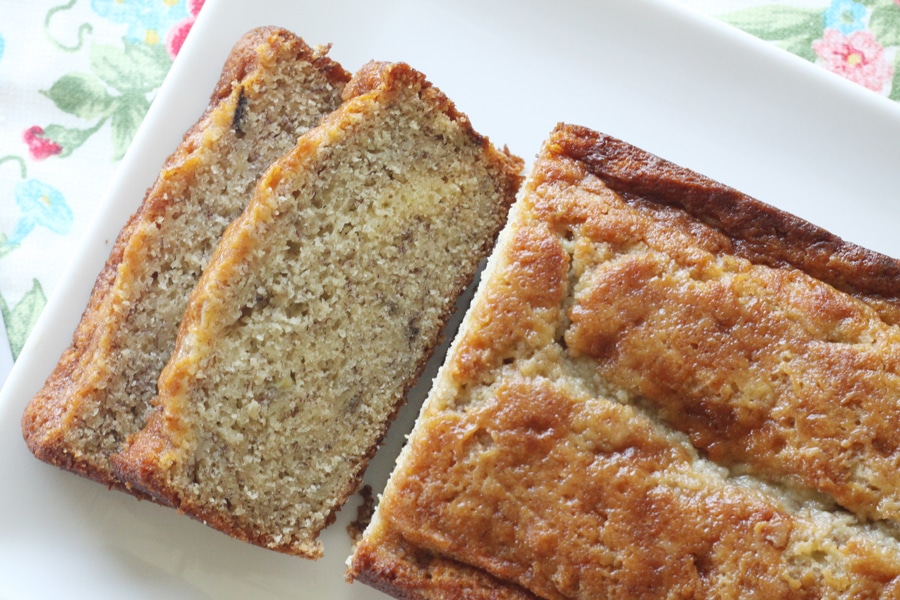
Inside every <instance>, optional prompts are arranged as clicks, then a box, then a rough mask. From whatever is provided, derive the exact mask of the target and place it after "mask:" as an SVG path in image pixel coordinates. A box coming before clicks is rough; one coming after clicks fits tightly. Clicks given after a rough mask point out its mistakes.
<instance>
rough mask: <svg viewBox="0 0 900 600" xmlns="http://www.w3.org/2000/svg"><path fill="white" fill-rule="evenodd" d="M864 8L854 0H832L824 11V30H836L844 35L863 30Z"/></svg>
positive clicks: (864, 25)
mask: <svg viewBox="0 0 900 600" xmlns="http://www.w3.org/2000/svg"><path fill="white" fill-rule="evenodd" d="M865 18H866V7H865V5H863V4H860V3H859V2H855V1H854V0H833V1H832V2H831V6H829V7H828V9H827V10H826V11H825V27H826V29H837V30H838V31H840V32H841V33H843V34H844V35H850V34H851V33H853V32H854V31H860V30H861V29H865V27H866V23H865Z"/></svg>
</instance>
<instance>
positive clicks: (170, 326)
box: [22, 28, 350, 487]
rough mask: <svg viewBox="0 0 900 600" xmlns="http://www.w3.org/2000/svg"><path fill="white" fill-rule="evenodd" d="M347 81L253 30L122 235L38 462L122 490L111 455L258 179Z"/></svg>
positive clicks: (42, 414)
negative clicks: (193, 291)
mask: <svg viewBox="0 0 900 600" xmlns="http://www.w3.org/2000/svg"><path fill="white" fill-rule="evenodd" d="M349 78H350V75H349V73H347V72H345V71H344V70H343V69H342V68H341V67H340V66H339V65H338V64H337V63H335V62H333V61H331V60H330V59H328V58H326V57H325V52H324V50H322V49H312V48H310V47H309V46H307V45H306V44H305V43H304V42H303V40H301V39H300V38H298V37H297V36H295V35H293V34H292V33H290V32H288V31H285V30H282V29H276V28H260V29H255V30H253V31H250V32H248V33H247V34H246V35H245V36H243V37H242V39H240V40H239V41H238V42H237V43H236V44H235V46H234V48H233V49H232V51H231V53H230V55H229V57H228V59H227V62H226V63H225V65H224V68H223V70H222V74H221V77H220V79H219V82H218V84H217V85H216V88H215V91H214V92H213V94H212V96H211V98H210V103H209V106H208V107H207V109H206V111H205V113H204V114H203V115H202V117H201V118H200V119H199V121H198V122H197V123H196V124H195V125H194V126H193V128H192V129H191V130H189V131H188V132H187V133H186V135H185V137H184V140H183V142H182V143H181V145H180V146H179V147H178V148H177V149H176V150H175V152H174V153H173V154H172V155H171V156H170V157H169V158H168V159H167V161H166V163H165V164H164V165H163V167H162V171H161V173H160V175H159V177H158V179H157V180H156V182H155V183H154V184H153V186H152V187H151V188H150V189H149V190H148V192H147V194H146V196H145V198H144V201H143V203H142V205H141V206H140V208H139V209H138V211H137V212H136V213H135V214H134V215H133V216H132V217H131V219H130V221H129V222H128V223H127V225H126V226H125V227H124V229H123V230H122V232H121V233H120V234H119V236H118V238H117V240H116V242H115V245H114V246H113V249H112V251H111V254H110V257H109V259H108V262H107V263H106V266H105V268H104V269H103V271H102V272H101V274H100V276H99V277H98V279H97V282H96V283H95V285H94V289H93V291H92V294H91V297H90V301H89V304H88V306H87V309H86V311H85V312H84V314H83V316H82V319H81V322H80V324H79V325H78V327H77V329H76V331H75V334H74V337H73V340H72V344H71V346H70V347H69V348H68V349H67V350H66V351H65V353H64V354H63V356H62V358H61V359H60V361H59V363H58V364H57V366H56V368H55V370H54V371H53V373H52V374H51V375H50V377H49V379H48V380H47V382H46V384H45V385H44V387H43V389H41V390H40V392H39V393H38V394H37V395H36V396H35V397H34V398H33V399H32V400H31V402H30V403H29V405H28V407H27V409H26V411H25V414H24V417H23V420H22V428H23V433H24V436H25V439H26V441H27V443H28V447H29V448H30V449H31V451H32V452H33V453H34V454H35V455H36V456H37V457H38V458H40V459H41V460H44V461H46V462H49V463H52V464H55V465H58V466H60V467H63V468H65V469H68V470H70V471H74V472H76V473H79V474H81V475H84V476H86V477H90V478H92V479H95V480H97V481H99V482H101V483H104V484H107V485H109V486H115V487H122V486H121V483H120V482H119V481H118V480H117V479H116V477H115V474H114V473H113V471H112V468H111V467H110V465H109V460H108V456H109V454H110V453H112V452H115V451H116V450H118V448H119V445H120V444H121V443H122V442H124V441H125V439H126V438H127V436H128V435H130V434H132V433H135V432H137V431H139V430H140V429H141V428H142V427H143V425H144V422H145V418H146V415H147V413H148V411H149V410H150V409H151V408H152V407H151V405H150V400H151V399H152V398H153V397H155V395H156V381H157V379H158V377H159V374H160V371H161V370H162V367H163V366H164V365H165V364H166V361H167V360H168V358H169V355H170V354H171V352H172V349H173V348H174V345H175V335H176V333H177V330H178V324H179V323H180V322H181V317H182V315H183V314H184V309H185V306H186V305H187V300H188V296H189V294H190V291H191V289H192V288H193V287H194V285H195V284H196V282H197V280H198V279H199V277H200V272H201V271H202V270H203V268H204V265H205V264H206V262H207V261H208V260H209V257H210V255H211V254H212V251H213V249H214V248H215V245H216V243H217V242H218V239H219V237H220V235H221V233H222V231H223V230H224V229H225V226H226V225H227V224H228V223H229V222H231V220H232V219H234V218H235V217H236V216H237V215H238V214H240V212H241V210H242V209H243V207H244V206H246V205H247V203H248V202H249V200H250V197H251V196H252V194H253V187H254V185H255V183H256V180H257V179H258V178H259V176H260V175H261V174H262V172H263V171H264V170H265V169H266V168H267V167H268V166H269V165H270V164H271V163H272V162H273V161H274V160H275V159H276V158H278V157H279V156H281V155H283V154H284V153H285V152H287V151H288V150H290V149H291V148H292V147H293V146H294V144H295V143H296V141H297V138H298V137H299V136H300V135H301V134H303V133H305V132H306V131H307V130H309V128H310V127H312V126H314V125H316V124H318V122H319V120H320V119H321V118H322V116H324V115H326V114H328V113H329V112H331V111H332V110H334V109H335V108H336V107H337V106H338V105H339V104H340V102H341V92H342V90H343V87H344V85H345V84H346V82H347V81H349Z"/></svg>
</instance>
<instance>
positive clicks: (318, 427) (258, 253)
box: [119, 65, 521, 557]
mask: <svg viewBox="0 0 900 600" xmlns="http://www.w3.org/2000/svg"><path fill="white" fill-rule="evenodd" d="M372 68H373V69H376V67H374V66H373V67H372ZM368 73H369V75H370V77H369V79H367V81H369V82H370V86H369V87H368V88H366V87H365V86H363V87H362V88H361V87H360V86H359V85H356V87H354V89H355V90H356V93H357V96H356V97H353V98H348V99H347V100H346V102H345V104H344V105H343V106H342V107H341V108H340V109H339V110H338V111H337V112H335V113H334V114H332V115H331V116H329V117H328V118H326V119H325V121H324V122H323V123H322V124H321V125H320V126H319V127H317V128H316V129H315V130H313V131H311V132H310V133H309V134H307V135H306V136H304V137H303V138H302V139H301V140H300V142H299V144H298V145H297V147H296V148H295V149H294V150H293V151H291V152H290V153H288V154H287V155H286V156H285V157H283V158H282V159H281V160H279V161H278V162H277V163H276V164H275V165H273V167H272V168H271V169H270V170H269V171H268V173H267V174H266V175H265V176H264V177H263V179H262V181H261V183H260V185H259V187H258V188H257V193H256V196H255V197H254V199H253V201H252V202H251V204H250V206H249V207H248V209H247V211H246V212H245V213H244V214H243V215H242V216H241V217H240V218H239V219H238V220H237V221H236V222H235V223H234V224H233V225H232V226H231V227H230V228H229V229H228V231H227V232H226V234H225V236H224V238H223V242H222V244H221V245H220V247H219V248H218V250H217V251H216V254H215V256H214V257H213V259H212V260H211V262H210V266H209V268H208V269H207V271H206V273H205V274H204V275H203V278H202V279H201V281H200V284H199V285H198V287H197V289H196V290H195V292H194V294H193V296H192V298H191V302H190V306H189V308H188V310H187V313H186V316H185V322H184V325H183V326H182V331H181V333H180V335H179V339H178V342H177V347H176V350H175V352H174V354H173V357H172V360H171V362H170V363H169V365H168V366H167V367H166V369H165V371H164V372H163V376H162V377H161V379H160V384H161V388H160V400H159V402H160V406H161V410H160V412H159V413H158V414H155V415H154V416H153V418H151V421H154V420H155V421H154V427H156V426H158V427H157V428H156V429H154V428H148V430H145V432H143V433H142V434H140V435H139V436H138V438H137V441H136V442H135V444H133V445H132V447H131V448H129V449H128V450H127V451H126V452H124V453H123V454H122V455H121V456H120V457H119V459H120V461H121V465H122V468H123V469H122V470H123V471H126V472H129V473H131V477H132V479H134V480H136V483H137V484H138V485H143V486H149V487H150V488H151V489H152V490H153V492H154V493H157V494H161V495H164V496H165V497H166V499H167V500H168V501H170V502H172V503H173V504H175V505H176V506H178V507H179V508H180V509H181V510H183V511H185V512H188V513H189V514H193V515H194V516H197V517H198V518H202V519H203V520H205V521H207V522H208V523H210V524H211V525H213V526H216V527H218V528H220V529H222V530H224V531H226V532H228V533H231V534H232V535H235V536H237V537H242V538H244V539H248V540H250V541H253V542H255V543H258V544H260V545H264V546H266V547H269V548H273V549H276V550H279V551H284V552H289V553H294V554H300V555H304V556H310V557H316V556H318V555H320V554H321V546H320V544H319V543H318V541H317V539H316V538H317V536H318V533H319V531H320V530H321V529H322V528H324V527H325V526H326V525H327V524H328V523H329V522H330V521H331V520H332V518H333V515H334V512H335V510H336V509H337V508H338V507H339V506H340V505H342V504H343V503H344V501H345V500H346V499H347V497H348V496H349V494H351V493H352V492H353V491H354V490H355V488H356V486H357V485H358V481H359V478H360V476H361V474H362V471H363V469H364V467H365V464H366V462H367V460H368V458H369V457H370V456H371V455H372V454H373V453H374V450H375V448H376V446H377V444H378V443H379V440H380V439H381V438H382V436H383V435H384V433H385V431H386V428H387V424H388V422H389V421H390V420H391V418H392V417H393V415H394V414H395V413H396V411H397V410H398V408H399V405H400V403H401V402H402V400H403V399H404V397H405V394H406V392H407V390H408V389H409V388H410V387H411V386H412V384H413V383H414V381H415V380H416V378H417V377H418V375H419V373H420V371H421V369H422V368H423V366H424V364H425V362H426V361H427V358H428V356H429V354H430V352H431V350H432V349H433V347H434V346H435V345H436V343H437V341H438V338H439V335H440V332H441V329H442V327H443V325H444V323H445V322H446V320H447V318H448V317H449V315H450V313H451V311H452V309H453V304H454V302H455V300H456V297H457V296H458V295H459V294H460V293H461V292H462V290H463V289H464V288H465V287H466V286H467V285H468V283H469V282H470V281H471V279H472V277H473V276H474V273H475V271H476V269H477V266H478V263H479V262H480V261H481V260H482V259H483V258H484V257H485V256H486V255H487V253H488V252H489V250H490V248H491V247H492V246H493V241H494V238H495V236H496V234H497V232H498V231H499V229H500V228H501V226H502V224H503V222H504V221H505V218H506V213H507V210H508V208H509V206H510V204H511V203H512V201H513V199H514V193H515V189H516V188H517V186H518V183H519V181H520V175H519V171H520V169H521V162H520V161H519V160H518V159H515V158H512V157H510V156H508V155H506V154H503V153H500V152H498V151H496V150H494V149H493V148H492V147H490V146H489V145H488V144H487V143H486V142H485V141H484V140H483V139H482V138H480V137H479V136H477V135H475V134H474V133H473V132H472V131H471V128H470V126H469V125H468V122H467V121H465V120H463V119H462V118H461V117H459V116H458V115H456V114H455V113H453V112H452V111H449V110H448V108H447V107H448V106H449V103H448V101H447V100H446V98H443V96H440V95H439V94H438V93H437V92H436V91H435V90H434V89H433V88H431V87H430V86H429V85H428V84H427V83H426V82H425V81H424V79H423V78H422V76H421V75H420V74H418V73H416V72H415V71H413V70H412V69H409V67H406V66H405V65H380V66H378V67H377V72H376V73H371V72H368ZM154 439H156V440H158V439H163V440H164V444H163V447H164V448H167V450H165V451H164V452H163V453H162V455H161V456H160V454H159V453H158V452H157V449H158V448H159V446H154V447H153V450H152V451H146V452H144V449H145V448H147V447H149V445H150V444H151V443H152V440H154ZM139 466H145V467H147V469H148V470H149V471H150V472H151V474H150V475H147V476H142V475H135V473H137V471H138V470H139V468H138V467H139Z"/></svg>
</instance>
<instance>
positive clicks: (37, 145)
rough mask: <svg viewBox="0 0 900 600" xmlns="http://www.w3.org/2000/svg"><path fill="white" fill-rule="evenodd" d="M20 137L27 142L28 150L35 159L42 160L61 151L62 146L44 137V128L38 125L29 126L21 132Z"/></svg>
mask: <svg viewBox="0 0 900 600" xmlns="http://www.w3.org/2000/svg"><path fill="white" fill-rule="evenodd" d="M22 139H23V140H25V143H26V144H28V152H30V153H31V156H32V158H34V159H35V160H44V159H45V158H47V157H48V156H53V155H55V154H59V153H60V152H62V150H63V149H62V146H60V145H59V144H57V143H56V142H54V141H53V140H48V139H47V138H45V137H44V128H43V127H41V126H40V125H35V126H33V127H29V128H28V129H26V130H25V133H23V134H22Z"/></svg>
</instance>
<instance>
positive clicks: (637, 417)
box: [350, 126, 900, 599]
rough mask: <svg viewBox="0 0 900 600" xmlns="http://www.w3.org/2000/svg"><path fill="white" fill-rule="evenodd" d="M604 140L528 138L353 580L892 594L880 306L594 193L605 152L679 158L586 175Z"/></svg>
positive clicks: (704, 594)
mask: <svg viewBox="0 0 900 600" xmlns="http://www.w3.org/2000/svg"><path fill="white" fill-rule="evenodd" d="M607 140H609V138H606V137H605V136H602V135H601V134H597V133H594V132H590V131H587V130H584V129H583V128H576V127H570V126H560V127H559V128H558V129H557V130H556V131H555V132H554V133H553V134H552V136H551V138H550V139H549V140H548V142H547V143H546V145H545V147H544V150H543V152H542V154H541V156H540V157H539V159H538V161H537V162H536V164H535V167H534V171H533V173H532V175H531V177H530V179H529V181H528V182H527V183H526V186H525V190H524V193H523V196H522V197H521V198H520V200H519V202H518V203H517V204H516V206H515V207H514V209H513V216H512V217H511V219H510V224H509V226H508V227H507V229H505V230H504V232H503V234H502V235H501V242H500V244H499V245H498V249H497V252H496V253H495V255H494V256H492V258H491V262H490V263H489V265H488V269H487V271H486V274H485V280H484V282H483V284H482V287H481V288H480V289H479V292H478V294H477V295H476V298H475V300H474V302H473V306H472V308H471V309H470V312H469V314H468V315H467V317H466V320H465V321H464V323H463V326H462V329H461V332H460V335H459V337H458V338H457V340H456V341H455V342H454V345H453V347H452V348H451V353H450V355H449V356H448V359H447V362H446V363H445V365H444V367H443V369H442V370H441V373H440V374H439V376H438V379H437V380H436V382H435V386H434V388H433V390H432V393H431V395H430V396H429V398H428V400H427V401H426V404H425V406H424V408H423V412H422V414H421V415H420V418H419V420H418V421H417V424H416V427H415V430H414V432H413V434H412V436H411V439H410V443H409V445H408V447H407V448H406V449H405V450H404V453H403V455H402V456H401V458H400V460H399V461H398V465H397V468H396V470H395V472H394V474H393V475H392V478H391V481H390V482H389V484H388V488H387V490H386V491H385V494H384V497H383V500H382V502H381V504H380V505H379V507H378V509H377V512H376V515H375V518H374V520H373V523H372V525H371V526H370V528H369V529H368V531H367V533H366V535H365V536H364V539H363V541H362V542H361V543H360V545H359V546H358V548H357V551H356V554H355V556H354V559H353V566H352V567H351V571H350V573H351V576H356V577H359V578H360V579H362V580H363V581H367V582H370V583H372V584H373V585H376V586H380V587H381V588H382V589H385V590H388V591H389V592H391V593H393V594H395V595H397V597H412V598H428V597H432V596H430V595H429V594H430V593H431V591H432V587H431V585H430V583H429V581H431V578H432V576H433V575H434V574H435V573H438V572H440V573H445V572H446V571H447V570H450V571H451V572H452V573H455V574H456V575H457V577H458V581H459V582H460V583H459V585H460V586H466V585H470V582H471V581H472V580H473V578H477V577H485V578H487V579H485V580H483V583H482V584H481V585H483V586H485V587H486V588H488V589H494V588H495V589H498V590H501V589H502V590H507V591H506V592H504V593H511V594H513V597H520V598H528V597H532V595H533V596H536V597H540V598H548V599H549V598H552V599H557V598H559V599H561V598H605V597H610V598H745V597H754V598H895V597H897V595H898V594H900V544H898V541H897V522H898V514H897V507H898V504H897V502H898V501H900V489H898V487H897V478H896V476H895V475H894V472H895V471H896V464H897V461H898V439H900V437H898V435H897V433H896V432H897V431H898V418H900V417H898V414H897V411H896V398H897V397H898V395H900V379H898V377H897V375H898V371H900V369H898V362H897V358H898V356H900V337H898V335H900V331H898V330H897V327H896V325H894V324H893V323H892V321H891V320H890V319H886V318H885V315H890V314H892V309H891V307H890V305H891V303H893V304H896V299H894V300H891V299H890V298H886V297H884V296H882V297H878V298H874V299H873V297H872V295H871V294H870V293H868V291H866V292H859V293H852V292H851V291H847V290H851V289H852V287H853V284H854V278H853V273H852V272H849V271H846V270H845V271H841V272H837V273H832V274H831V275H829V277H833V278H834V279H833V280H828V279H823V275H822V273H823V271H821V270H820V275H819V276H813V275H811V274H810V273H809V272H807V271H805V270H803V269H800V268H797V267H796V266H793V264H792V263H789V262H787V261H784V260H783V258H784V257H785V256H787V255H788V254H789V252H786V251H785V249H784V248H776V249H773V250H772V252H773V253H776V254H779V258H778V260H770V261H766V260H765V257H762V256H760V254H759V249H758V248H755V249H754V251H753V256H752V258H751V257H750V256H749V255H748V254H747V253H745V252H743V251H742V250H741V249H740V248H737V246H740V245H741V244H743V243H744V241H742V240H741V239H740V238H739V234H741V233H742V234H744V235H746V234H747V232H746V231H744V232H736V231H733V230H732V231H729V232H728V234H726V233H724V232H723V228H720V227H716V226H714V225H711V224H710V223H711V222H713V221H714V220H713V219H706V220H704V219H702V218H700V217H699V216H698V215H697V214H692V213H691V212H690V211H688V210H685V209H684V208H683V207H681V206H678V201H677V200H672V201H665V202H663V201H661V200H660V199H664V198H665V197H666V191H665V190H660V189H659V188H657V189H655V190H654V192H653V196H654V197H653V198H648V197H644V196H639V195H636V194H634V193H619V192H617V191H616V190H615V189H613V185H616V183H610V182H609V181H608V180H606V179H604V177H605V176H606V173H605V171H604V170H605V169H606V170H610V171H616V172H617V173H621V172H622V171H623V170H630V171H632V172H633V173H642V172H644V171H641V169H648V170H650V167H653V168H654V169H670V170H672V169H677V168H676V167H674V166H672V165H668V164H661V163H660V162H658V161H659V159H656V158H655V157H649V156H648V155H646V154H644V153H641V152H640V151H639V150H637V149H632V151H630V152H628V153H623V154H622V155H625V154H627V161H624V162H622V163H616V164H615V165H612V166H609V165H606V166H603V165H601V166H599V167H598V164H599V163H597V162H596V157H597V156H601V155H603V151H604V148H603V145H604V144H605V143H607ZM609 143H615V144H619V145H621V144H622V143H621V142H619V141H617V140H615V141H610V142H609ZM591 145H593V151H592V149H591V148H590V146H591ZM584 156H592V157H593V159H592V160H594V161H595V162H592V160H587V159H584ZM620 156H621V155H620ZM629 161H630V162H629ZM623 165H624V166H623ZM648 165H650V167H648ZM670 174H671V173H670ZM676 174H677V173H676ZM679 176H680V177H681V181H682V183H684V181H690V183H691V186H692V188H693V189H692V192H691V193H692V194H695V195H697V194H701V193H707V194H708V195H710V196H713V195H715V194H718V193H723V190H725V188H724V186H719V185H718V184H715V183H714V182H708V181H706V180H704V179H703V178H701V177H699V176H697V175H696V174H690V173H689V172H685V171H683V170H682V171H681V175H679ZM648 177H653V175H648ZM704 186H705V187H704ZM698 188H699V189H700V192H698V191H697V189H698ZM725 191H728V190H725ZM670 192H671V190H670ZM732 192H733V191H728V193H732ZM696 198H697V197H696V196H695V197H694V201H695V202H696V201H697V200H696ZM742 202H743V201H742ZM753 202H755V201H751V200H750V199H747V200H746V203H748V206H749V208H747V210H748V211H751V212H752V210H765V211H767V213H766V216H767V218H770V217H772V216H773V215H775V217H778V215H777V214H776V213H775V212H774V211H772V209H771V208H769V207H766V208H762V207H760V206H759V205H758V204H753ZM698 203H699V202H698ZM748 214H750V212H748ZM778 218H779V219H781V220H780V221H779V222H780V223H781V226H783V227H786V228H787V227H788V225H790V224H791V223H794V221H793V219H795V218H794V217H790V216H788V215H782V216H781V217H778ZM876 259H877V260H876ZM882 259H883V257H881V258H879V257H869V260H870V261H871V262H872V263H873V264H874V263H878V262H879V261H882ZM803 260H805V259H803ZM803 260H797V261H795V262H796V263H798V264H799V263H802V262H803ZM884 260H887V259H884ZM882 262H883V261H882ZM775 263H777V266H776V265H775ZM865 285H868V284H865ZM879 285H883V283H882V284H879ZM421 556H428V557H430V558H429V560H428V561H427V562H426V561H423V560H422V559H421ZM447 579H448V578H447V577H446V576H444V575H442V576H441V581H442V582H444V583H442V585H447V584H446V581H447ZM451 579H452V578H451ZM509 590H513V591H511V592H510V591H509Z"/></svg>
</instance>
